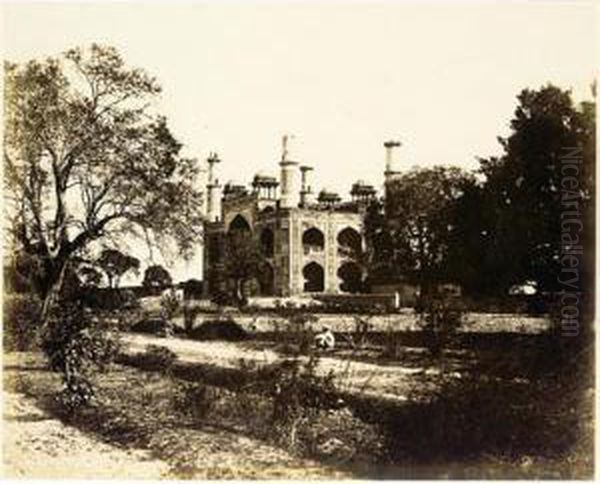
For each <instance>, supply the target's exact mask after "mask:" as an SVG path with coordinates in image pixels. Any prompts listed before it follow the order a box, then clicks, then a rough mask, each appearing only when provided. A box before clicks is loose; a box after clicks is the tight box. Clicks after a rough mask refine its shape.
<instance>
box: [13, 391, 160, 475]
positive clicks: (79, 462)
mask: <svg viewBox="0 0 600 484" xmlns="http://www.w3.org/2000/svg"><path fill="white" fill-rule="evenodd" d="M3 399H4V425H3V427H4V428H3V432H2V433H3V454H4V470H3V475H4V476H5V477H13V478H28V479H40V478H46V479H48V478H74V479H91V478H94V479H114V478H117V477H118V478H121V479H141V478H146V479H160V478H161V477H164V475H165V473H166V472H167V470H168V465H167V464H166V463H165V462H162V461H157V460H154V459H151V458H150V457H149V455H148V453H147V452H145V451H141V450H123V449H119V448H117V447H113V446H111V445H109V444H105V443H102V442H99V441H98V440H96V439H94V438H92V437H90V436H89V435H86V434H85V433H83V432H81V431H79V430H77V429H75V428H73V427H69V426H67V425H65V424H63V423H62V422H60V421H59V420H56V419H54V418H53V417H51V416H49V415H48V414H46V413H45V412H44V411H43V410H41V409H39V408H38V407H37V406H36V405H35V404H34V402H33V400H32V399H30V398H28V397H26V396H24V395H21V394H18V393H12V392H9V391H6V389H5V390H4V392H3Z"/></svg>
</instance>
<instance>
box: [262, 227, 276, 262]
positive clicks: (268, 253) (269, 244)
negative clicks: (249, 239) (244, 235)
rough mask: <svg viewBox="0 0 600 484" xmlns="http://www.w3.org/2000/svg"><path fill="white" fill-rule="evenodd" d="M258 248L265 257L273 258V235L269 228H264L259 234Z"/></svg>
mask: <svg viewBox="0 0 600 484" xmlns="http://www.w3.org/2000/svg"><path fill="white" fill-rule="evenodd" d="M260 247H261V249H262V251H263V254H264V255H265V257H273V254H274V251H275V235H274V234H273V230H272V229H270V228H268V227H267V228H264V229H263V230H262V232H261V233H260Z"/></svg>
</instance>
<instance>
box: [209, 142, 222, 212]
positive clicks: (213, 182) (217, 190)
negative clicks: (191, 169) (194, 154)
mask: <svg viewBox="0 0 600 484" xmlns="http://www.w3.org/2000/svg"><path fill="white" fill-rule="evenodd" d="M206 162H207V163H208V183H207V184H206V193H207V196H206V218H207V219H208V221H209V222H218V221H219V220H221V198H222V197H223V190H222V187H221V185H220V184H219V179H218V178H217V176H216V165H217V163H220V162H221V160H220V159H219V157H218V156H217V154H216V153H211V154H210V156H209V157H208V158H207V160H206Z"/></svg>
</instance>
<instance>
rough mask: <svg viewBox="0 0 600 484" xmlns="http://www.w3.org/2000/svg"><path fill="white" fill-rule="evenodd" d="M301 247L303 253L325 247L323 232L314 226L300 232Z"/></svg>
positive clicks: (319, 250)
mask: <svg viewBox="0 0 600 484" xmlns="http://www.w3.org/2000/svg"><path fill="white" fill-rule="evenodd" d="M302 247H303V249H304V254H305V255H308V254H310V253H311V252H322V251H323V249H324V248H325V236H324V235H323V232H321V231H320V230H319V229H317V228H316V227H312V228H310V229H308V230H305V231H304V233H303V234H302Z"/></svg>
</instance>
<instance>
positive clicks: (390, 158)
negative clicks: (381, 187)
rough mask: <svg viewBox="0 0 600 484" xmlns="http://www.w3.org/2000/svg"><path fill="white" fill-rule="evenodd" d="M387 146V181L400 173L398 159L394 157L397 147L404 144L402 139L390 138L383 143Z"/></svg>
mask: <svg viewBox="0 0 600 484" xmlns="http://www.w3.org/2000/svg"><path fill="white" fill-rule="evenodd" d="M383 146H384V147H385V173H384V175H385V183H386V185H387V184H388V182H390V181H392V180H393V179H394V178H395V176H396V175H398V174H399V173H400V170H399V169H398V166H397V163H398V161H397V160H396V159H395V158H394V151H395V148H398V147H400V146H402V143H400V141H395V140H390V141H386V142H385V143H383Z"/></svg>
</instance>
